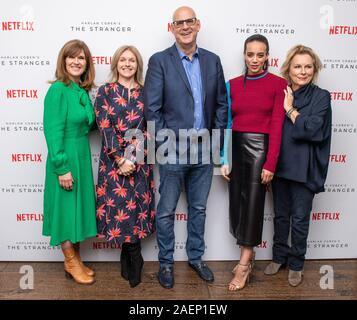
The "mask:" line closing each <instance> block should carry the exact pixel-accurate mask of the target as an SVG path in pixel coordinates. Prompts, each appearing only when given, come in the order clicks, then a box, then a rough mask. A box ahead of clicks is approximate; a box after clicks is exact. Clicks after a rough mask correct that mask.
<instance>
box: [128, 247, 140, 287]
mask: <svg viewBox="0 0 357 320" xmlns="http://www.w3.org/2000/svg"><path fill="white" fill-rule="evenodd" d="M126 245H127V250H128V256H129V260H130V264H129V265H130V269H129V284H130V286H131V287H132V288H134V287H136V286H137V285H138V284H139V283H140V282H141V271H142V269H143V266H144V259H143V256H142V255H141V244H140V242H137V243H127V244H126Z"/></svg>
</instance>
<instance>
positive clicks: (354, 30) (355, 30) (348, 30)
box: [329, 26, 357, 36]
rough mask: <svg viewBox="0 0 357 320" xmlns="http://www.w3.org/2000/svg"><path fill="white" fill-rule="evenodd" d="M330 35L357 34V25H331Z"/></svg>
mask: <svg viewBox="0 0 357 320" xmlns="http://www.w3.org/2000/svg"><path fill="white" fill-rule="evenodd" d="M329 35H331V36H335V35H353V36H355V35H357V26H356V27H352V26H331V27H330V29H329Z"/></svg>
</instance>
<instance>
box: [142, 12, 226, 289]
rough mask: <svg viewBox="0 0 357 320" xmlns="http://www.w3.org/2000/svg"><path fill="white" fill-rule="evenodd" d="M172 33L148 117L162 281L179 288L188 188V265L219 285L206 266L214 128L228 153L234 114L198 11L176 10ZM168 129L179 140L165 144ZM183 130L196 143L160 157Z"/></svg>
mask: <svg viewBox="0 0 357 320" xmlns="http://www.w3.org/2000/svg"><path fill="white" fill-rule="evenodd" d="M171 28H172V33H173V35H174V37H175V40H176V41H175V43H174V45H173V46H171V47H169V48H168V49H166V50H164V51H162V52H158V53H155V54H154V55H153V56H152V57H151V58H150V60H149V66H148V71H147V74H146V79H145V90H144V103H145V109H144V110H145V118H146V120H147V121H152V122H153V123H154V124H155V131H156V147H157V153H156V155H157V161H158V158H159V155H160V161H158V162H159V172H160V188H159V192H160V201H159V203H158V207H157V216H156V227H157V242H158V247H159V256H158V258H159V262H160V269H159V273H158V280H159V282H160V284H161V285H162V286H163V287H164V288H172V287H173V286H174V272H173V265H174V258H173V255H174V247H175V236H174V221H175V210H176V206H177V202H178V200H179V198H180V194H181V190H182V188H183V187H185V191H186V195H187V202H188V219H187V241H186V252H187V256H188V262H189V265H190V266H191V267H192V268H193V269H194V270H195V271H196V272H197V274H198V275H199V276H200V277H201V278H202V279H203V280H205V281H207V282H213V281H214V276H213V273H212V271H211V270H210V269H209V267H208V266H207V265H206V264H205V263H204V262H203V261H202V256H203V254H204V251H205V241H204V230H205V219H206V204H207V198H208V194H209V191H210V187H211V182H212V175H213V162H212V150H211V149H212V148H210V145H211V143H210V141H211V140H210V138H211V134H212V129H219V130H220V132H221V136H220V141H219V144H220V146H219V147H220V148H222V146H223V130H224V129H225V128H226V125H227V109H228V106H227V94H226V87H225V81H224V75H223V70H222V65H221V62H220V59H219V57H218V56H217V55H215V54H214V53H212V52H209V51H207V50H204V49H202V48H199V47H197V44H196V39H197V34H198V32H199V31H200V29H201V22H200V20H199V19H198V18H197V16H196V14H195V12H194V11H193V9H192V8H189V7H180V8H178V9H176V10H175V12H174V14H173V21H172V23H171ZM165 129H171V130H172V131H171V133H175V135H174V138H172V136H170V137H169V138H167V139H166V140H164V141H161V139H160V138H159V137H158V133H160V132H161V133H162V132H165ZM180 129H181V130H180ZM182 129H185V130H187V132H191V133H192V132H195V134H196V139H195V140H194V141H193V140H191V141H190V143H189V144H188V146H186V147H185V148H184V149H182V148H181V147H180V148H179V147H176V148H173V150H174V151H173V152H167V153H166V154H167V157H165V156H163V155H162V154H159V151H160V150H161V151H163V150H165V148H164V149H163V148H162V147H164V145H165V143H168V142H170V141H171V143H172V144H173V145H176V146H177V145H179V136H180V135H182V132H183V131H184V130H183V131H182ZM179 130H180V135H179ZM166 131H167V130H166ZM207 134H208V149H207V148H206V147H207V139H206V138H207ZM170 139H171V140H170ZM186 139H187V138H186ZM181 140H182V139H181ZM173 141H174V142H173ZM168 145H170V143H168ZM171 151H172V149H171ZM190 153H191V154H194V155H195V156H196V157H197V158H195V159H196V160H197V161H192V158H194V157H191V155H190ZM166 154H165V155H166ZM189 155H190V156H189ZM183 156H184V157H186V156H187V158H185V159H184V160H187V161H182V160H183ZM163 159H164V160H165V161H166V162H165V161H162V160H163Z"/></svg>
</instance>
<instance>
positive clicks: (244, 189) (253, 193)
mask: <svg viewBox="0 0 357 320" xmlns="http://www.w3.org/2000/svg"><path fill="white" fill-rule="evenodd" d="M267 150H268V135H267V134H263V133H245V132H234V131H233V132H232V171H231V174H230V177H231V181H230V183H229V218H230V219H229V220H230V231H231V233H232V234H233V236H234V237H235V238H236V239H237V244H239V245H243V246H251V247H254V246H258V245H260V244H261V242H262V232H263V221H264V203H265V191H266V186H265V185H263V184H261V172H262V168H263V164H264V162H265V158H266V154H267Z"/></svg>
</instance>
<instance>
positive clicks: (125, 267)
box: [120, 243, 130, 281]
mask: <svg viewBox="0 0 357 320" xmlns="http://www.w3.org/2000/svg"><path fill="white" fill-rule="evenodd" d="M127 245H128V244H127V243H123V244H122V246H121V253H120V264H121V276H122V277H123V278H124V279H125V280H127V281H128V280H129V270H130V258H129V253H128V246H127Z"/></svg>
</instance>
